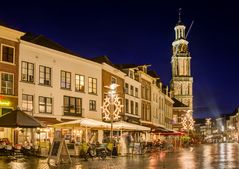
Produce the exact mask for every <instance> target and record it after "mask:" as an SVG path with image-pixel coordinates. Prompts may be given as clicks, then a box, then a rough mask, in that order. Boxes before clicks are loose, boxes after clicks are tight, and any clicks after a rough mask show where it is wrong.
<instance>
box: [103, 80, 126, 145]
mask: <svg viewBox="0 0 239 169" xmlns="http://www.w3.org/2000/svg"><path fill="white" fill-rule="evenodd" d="M118 86H119V85H117V84H111V85H110V86H109V87H107V88H109V92H108V95H106V97H105V98H104V101H103V106H102V107H101V108H102V112H103V119H104V120H105V121H110V122H111V130H110V141H111V142H112V137H113V121H116V120H119V119H120V112H121V109H122V107H123V105H122V104H121V103H120V98H119V96H118V94H116V88H117V87H118Z"/></svg>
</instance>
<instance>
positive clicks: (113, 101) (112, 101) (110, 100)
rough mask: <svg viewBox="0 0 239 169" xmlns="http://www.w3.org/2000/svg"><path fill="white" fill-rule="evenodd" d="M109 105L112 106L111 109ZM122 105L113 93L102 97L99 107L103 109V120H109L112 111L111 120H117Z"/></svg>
mask: <svg viewBox="0 0 239 169" xmlns="http://www.w3.org/2000/svg"><path fill="white" fill-rule="evenodd" d="M112 105H113V106H112ZM111 106H112V107H113V110H111ZM122 107H123V105H122V104H121V103H120V98H119V97H118V95H117V94H113V95H110V96H109V95H107V96H106V97H105V98H104V102H103V106H102V107H101V108H102V111H103V119H104V120H105V121H109V120H111V113H112V118H113V120H114V121H116V120H119V118H120V112H121V109H122Z"/></svg>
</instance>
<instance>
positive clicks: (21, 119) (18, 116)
mask: <svg viewBox="0 0 239 169" xmlns="http://www.w3.org/2000/svg"><path fill="white" fill-rule="evenodd" d="M0 127H10V128H15V127H21V128H37V127H46V126H45V125H44V124H43V123H41V122H40V121H38V120H37V119H35V118H34V117H32V116H30V115H28V114H27V113H25V112H24V111H22V110H20V109H16V110H13V111H10V112H9V113H7V114H4V115H3V116H2V117H0Z"/></svg>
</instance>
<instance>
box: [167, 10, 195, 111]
mask: <svg viewBox="0 0 239 169" xmlns="http://www.w3.org/2000/svg"><path fill="white" fill-rule="evenodd" d="M185 29H186V27H185V25H184V24H183V23H182V21H181V11H180V10H179V19H178V23H177V24H176V26H175V27H174V31H175V40H174V41H173V43H172V50H173V55H172V58H171V64H172V80H171V84H170V86H171V90H172V91H173V97H174V98H175V99H177V100H178V101H180V102H182V103H183V104H184V105H186V106H187V107H188V108H189V110H193V92H192V91H193V78H192V76H191V56H190V52H189V50H188V41H187V40H186V35H185Z"/></svg>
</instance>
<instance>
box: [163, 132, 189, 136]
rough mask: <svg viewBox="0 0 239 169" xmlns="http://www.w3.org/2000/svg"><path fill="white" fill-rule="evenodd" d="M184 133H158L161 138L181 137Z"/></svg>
mask: <svg viewBox="0 0 239 169" xmlns="http://www.w3.org/2000/svg"><path fill="white" fill-rule="evenodd" d="M184 134H185V133H182V132H168V133H160V135H162V136H182V135H184Z"/></svg>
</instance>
